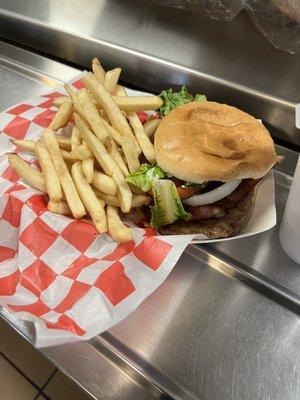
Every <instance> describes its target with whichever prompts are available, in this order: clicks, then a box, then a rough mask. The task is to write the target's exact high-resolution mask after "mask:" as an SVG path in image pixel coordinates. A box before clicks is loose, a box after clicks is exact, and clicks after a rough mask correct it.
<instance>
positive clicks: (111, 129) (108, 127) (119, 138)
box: [102, 118, 122, 146]
mask: <svg viewBox="0 0 300 400" xmlns="http://www.w3.org/2000/svg"><path fill="white" fill-rule="evenodd" d="M102 121H103V124H104V126H105V128H106V130H107V132H108V133H109V135H110V136H111V137H112V138H113V139H114V141H115V142H116V143H118V145H119V146H122V136H121V135H120V134H119V132H118V131H116V130H115V128H114V127H112V126H111V125H110V124H109V123H108V122H107V121H106V120H105V119H103V118H102Z"/></svg>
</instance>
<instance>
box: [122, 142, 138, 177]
mask: <svg viewBox="0 0 300 400" xmlns="http://www.w3.org/2000/svg"><path fill="white" fill-rule="evenodd" d="M122 149H123V153H124V156H125V159H126V161H127V165H128V168H129V171H130V173H133V172H136V171H138V170H139V168H140V162H139V156H138V153H137V151H136V147H135V144H134V141H133V140H132V138H131V137H129V136H123V137H122Z"/></svg>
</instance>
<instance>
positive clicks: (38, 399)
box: [0, 317, 91, 400]
mask: <svg viewBox="0 0 300 400" xmlns="http://www.w3.org/2000/svg"><path fill="white" fill-rule="evenodd" d="M0 398H1V399H3V400H91V398H90V397H89V396H88V395H86V394H85V393H84V392H82V391H81V389H79V388H78V387H77V386H76V385H75V384H74V383H73V382H72V381H71V380H70V379H68V378H67V377H65V376H64V375H63V374H62V373H61V372H60V371H58V370H57V369H56V368H55V367H54V366H53V365H52V364H51V363H50V362H49V361H48V360H47V359H46V358H45V357H44V356H43V355H42V354H41V353H39V352H38V351H37V350H36V349H34V348H33V347H32V346H31V345H30V344H29V343H27V342H26V341H25V340H24V339H22V338H21V337H20V336H19V334H18V333H16V332H15V331H14V330H13V329H12V328H10V327H9V326H8V325H7V324H6V322H4V321H3V320H2V319H1V317H0Z"/></svg>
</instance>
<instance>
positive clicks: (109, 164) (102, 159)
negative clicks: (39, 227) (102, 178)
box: [74, 113, 115, 176]
mask: <svg viewBox="0 0 300 400" xmlns="http://www.w3.org/2000/svg"><path fill="white" fill-rule="evenodd" d="M74 119H75V123H76V125H77V127H78V129H79V132H80V136H81V137H82V138H83V139H84V140H85V141H86V142H87V144H88V146H89V148H90V149H91V150H92V152H93V154H94V156H95V158H96V159H97V161H98V162H99V164H100V166H101V168H103V170H104V172H105V173H106V175H109V176H112V173H113V169H114V168H115V163H114V161H113V159H112V158H111V156H110V155H109V154H108V152H107V151H106V149H105V147H104V145H103V143H102V142H101V141H100V140H99V139H98V138H97V137H96V136H95V135H94V134H93V133H92V132H91V131H90V129H89V127H88V125H87V124H86V122H85V121H83V120H82V119H81V118H80V116H79V115H78V114H76V113H75V114H74Z"/></svg>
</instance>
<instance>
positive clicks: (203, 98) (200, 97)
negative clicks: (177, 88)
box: [194, 93, 207, 101]
mask: <svg viewBox="0 0 300 400" xmlns="http://www.w3.org/2000/svg"><path fill="white" fill-rule="evenodd" d="M194 101H207V97H206V96H205V94H200V93H196V94H195V97H194Z"/></svg>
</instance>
